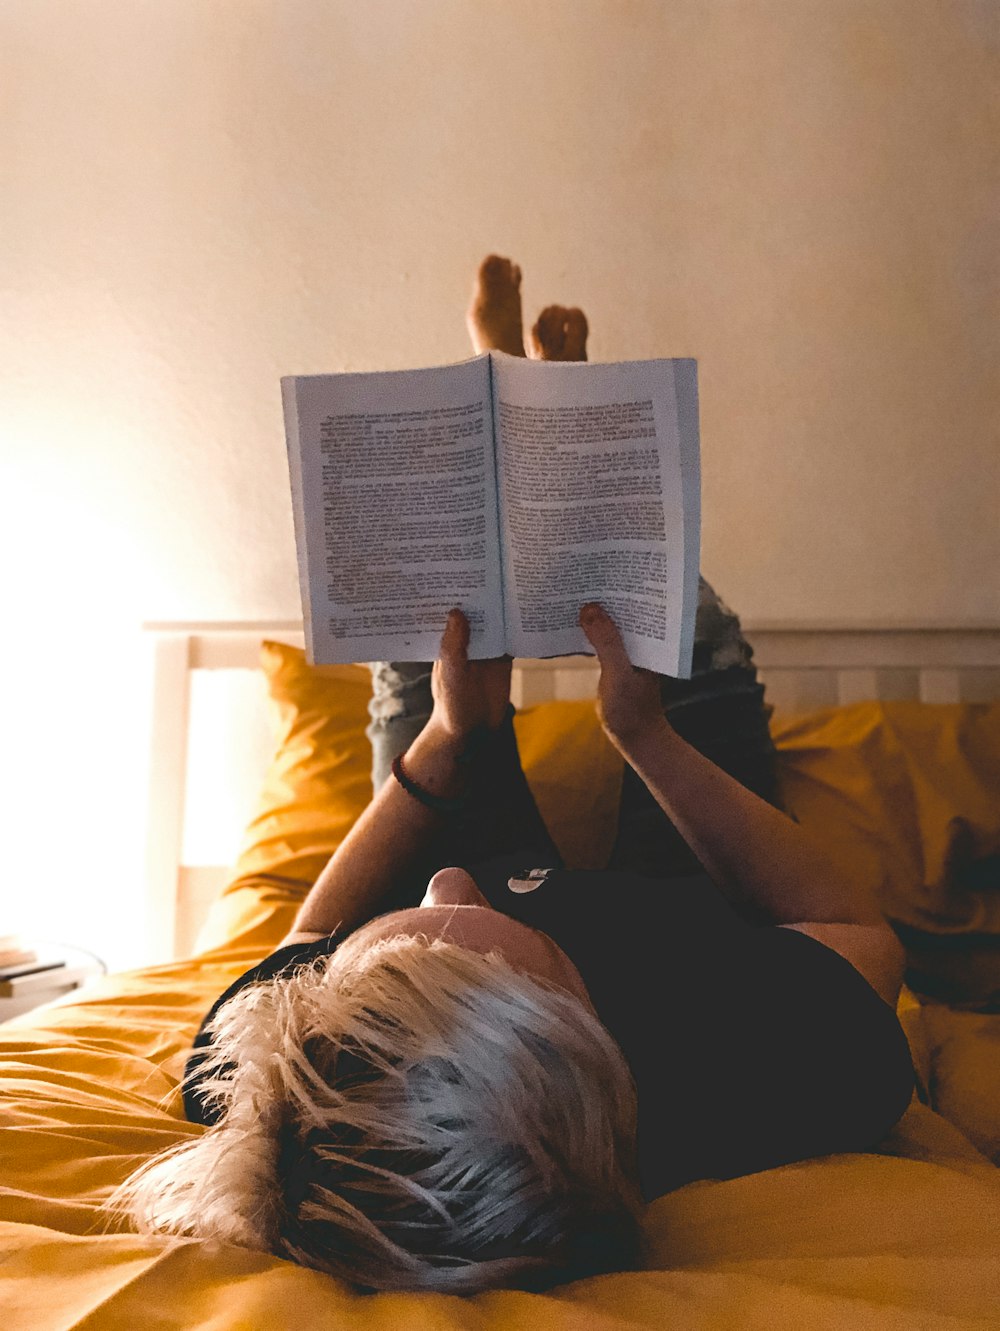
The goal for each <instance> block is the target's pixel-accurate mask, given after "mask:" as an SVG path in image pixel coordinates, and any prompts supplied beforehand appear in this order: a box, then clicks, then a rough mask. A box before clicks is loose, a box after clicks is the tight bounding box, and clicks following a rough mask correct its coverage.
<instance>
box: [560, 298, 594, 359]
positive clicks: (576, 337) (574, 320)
mask: <svg viewBox="0 0 1000 1331" xmlns="http://www.w3.org/2000/svg"><path fill="white" fill-rule="evenodd" d="M563 330H564V338H563V355H564V357H565V359H566V360H586V359H587V333H588V331H589V330H588V328H587V316H586V315H585V314H584V312H583V310H581V309H578V308H577V307H576V306H574V307H573V309H571V310H566V311H565V317H564V320H563Z"/></svg>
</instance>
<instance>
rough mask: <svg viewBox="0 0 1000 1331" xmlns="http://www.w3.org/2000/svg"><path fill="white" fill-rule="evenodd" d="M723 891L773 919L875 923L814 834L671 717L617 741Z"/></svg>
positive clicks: (871, 907) (869, 903)
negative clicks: (694, 742)
mask: <svg viewBox="0 0 1000 1331" xmlns="http://www.w3.org/2000/svg"><path fill="white" fill-rule="evenodd" d="M622 752H623V755H624V757H625V759H626V761H628V762H629V763H630V764H631V765H632V767H634V768H635V770H636V771H637V772H638V773H639V775H640V776H641V777H642V779H643V781H644V782H645V783H646V785H647V786H648V788H649V790H650V792H651V793H652V795H653V797H654V798H655V799H656V801H657V803H658V804H659V805H660V807H661V808H662V809H663V810H664V812H665V813H666V814H667V815H668V817H669V818H670V819H671V821H672V822H673V823H674V825H675V826H676V828H677V829H678V831H679V832H680V833H681V835H682V836H683V837H684V839H685V840H686V841H687V843H688V845H689V846H690V847H691V849H692V850H693V851H694V852H695V854H696V855H697V856H698V858H699V860H700V861H701V863H702V864H703V865H704V866H705V869H706V870H707V871H708V873H709V875H710V876H711V878H712V880H713V882H715V883H716V885H717V886H718V888H719V889H720V891H722V892H723V893H724V895H725V896H727V897H728V898H729V899H730V900H731V901H732V902H734V903H735V904H738V905H750V906H752V907H754V908H755V909H756V910H757V911H760V912H761V913H762V914H763V915H764V916H765V917H766V918H767V919H769V920H771V921H773V922H774V923H776V924H791V923H796V922H800V921H805V920H813V921H821V922H829V923H838V922H843V923H862V924H866V923H873V924H874V923H880V922H881V921H882V919H883V916H882V913H881V911H880V910H879V908H878V905H877V903H876V902H875V901H874V899H873V898H872V897H871V896H870V894H869V893H868V892H867V891H865V890H864V889H863V888H861V887H859V886H858V885H857V884H856V883H853V882H851V881H850V880H848V879H846V878H845V876H844V875H843V873H842V872H840V871H839V870H838V869H837V867H836V865H835V864H834V863H833V862H832V861H831V860H830V858H829V857H828V855H827V854H826V852H825V851H823V850H822V848H821V847H819V846H818V845H817V844H816V843H815V841H814V840H813V838H812V836H811V835H810V834H809V833H807V832H806V831H804V829H803V828H801V827H799V825H798V824H797V823H795V822H793V820H792V819H790V818H788V817H786V816H785V815H784V814H783V813H780V812H779V811H778V810H777V809H775V808H773V807H772V806H771V805H770V804H768V803H767V802H766V801H764V800H762V799H760V798H759V797H758V796H757V795H754V794H753V792H752V791H749V790H747V789H746V787H745V786H743V785H741V784H740V783H739V782H738V781H737V780H735V778H733V777H731V776H729V774H728V773H726V772H724V771H723V770H722V769H721V768H720V767H717V766H716V765H715V764H714V763H713V762H711V761H710V760H709V759H708V758H706V757H705V756H704V755H703V754H701V753H699V752H698V751H697V750H696V749H694V748H692V746H691V745H690V744H688V743H687V742H686V741H685V740H683V739H681V737H680V736H679V735H678V734H677V733H676V732H675V731H674V730H673V729H672V728H671V726H670V724H669V722H668V721H666V720H665V719H661V720H660V722H659V724H656V723H654V724H653V725H651V726H649V727H647V728H646V729H644V731H643V732H642V734H641V735H640V736H639V737H637V738H636V739H634V740H632V741H631V742H630V743H629V744H628V745H625V746H623V747H622Z"/></svg>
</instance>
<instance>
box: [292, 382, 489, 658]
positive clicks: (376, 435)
mask: <svg viewBox="0 0 1000 1331" xmlns="http://www.w3.org/2000/svg"><path fill="white" fill-rule="evenodd" d="M281 382H282V396H283V400H284V405H285V427H286V434H287V436H288V449H289V471H290V474H291V479H292V497H293V507H294V511H295V537H296V547H297V550H298V555H299V576H300V582H301V585H302V600H303V609H304V615H305V622H306V641H307V647H308V656H309V660H310V661H311V662H313V663H315V664H333V663H337V662H352V661H375V660H395V661H431V660H434V659H435V658H436V657H437V656H438V654H439V651H440V645H441V634H442V633H443V632H444V625H445V619H446V617H447V614H448V611H449V610H450V609H451V607H452V606H456V605H457V606H460V607H461V608H462V610H464V611H465V614H466V616H467V617H468V619H469V622H470V625H471V628H472V640H471V642H470V646H469V655H470V656H471V657H477V658H478V657H486V656H499V655H501V654H502V653H503V650H504V647H503V608H502V598H501V581H500V557H499V536H498V531H497V501H496V470H495V462H494V455H493V428H492V418H491V411H490V366H489V357H488V356H480V357H476V358H475V359H474V360H470V361H464V362H462V363H461V364H459V365H448V366H443V367H441V368H440V369H429V370H405V371H404V370H397V371H388V372H385V373H372V374H332V375H300V376H297V377H289V378H285V379H282V381H281Z"/></svg>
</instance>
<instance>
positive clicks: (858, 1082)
mask: <svg viewBox="0 0 1000 1331" xmlns="http://www.w3.org/2000/svg"><path fill="white" fill-rule="evenodd" d="M529 867H532V866H524V865H520V864H519V863H517V862H515V861H513V860H512V859H511V858H509V857H504V858H503V859H499V860H494V861H491V862H490V863H489V864H486V865H480V866H476V867H475V868H473V870H472V873H473V876H474V877H475V879H476V882H477V883H478V885H479V888H480V891H482V892H483V894H484V895H485V896H486V898H487V899H488V900H489V902H490V904H491V905H492V906H494V907H495V908H496V909H498V910H502V911H504V912H505V913H506V914H508V915H510V916H513V917H514V918H515V919H519V920H522V921H524V922H525V923H526V924H530V925H532V926H534V927H535V928H538V929H541V930H543V931H544V932H545V933H547V934H549V935H550V936H551V937H552V938H553V939H554V941H555V942H556V943H557V944H558V945H559V946H560V947H561V948H562V949H563V951H564V952H565V953H566V954H567V956H569V958H570V959H571V960H572V962H573V963H574V965H575V966H576V968H577V969H578V970H579V972H580V974H581V976H582V978H583V980H584V983H585V984H586V986H587V989H588V991H589V993H590V996H591V1001H592V1002H593V1004H594V1007H595V1009H596V1010H597V1013H598V1015H599V1016H600V1018H601V1021H602V1022H603V1023H604V1025H605V1026H606V1027H607V1029H608V1030H609V1031H610V1032H611V1034H612V1035H613V1036H614V1037H615V1039H616V1040H617V1041H618V1044H619V1045H620V1046H621V1049H622V1051H623V1053H624V1054H625V1057H626V1059H627V1060H628V1063H629V1065H630V1067H631V1069H632V1073H633V1075H634V1077H635V1080H636V1085H637V1088H638V1092H639V1123H638V1152H639V1170H640V1179H641V1182H642V1188H643V1193H644V1195H645V1197H646V1200H647V1201H649V1200H652V1199H653V1198H654V1197H658V1196H660V1195H661V1194H662V1193H665V1192H669V1191H671V1190H672V1189H674V1188H678V1187H681V1186H682V1185H683V1184H685V1183H690V1182H692V1181H693V1180H695V1179H707V1178H713V1179H725V1178H735V1177H738V1176H740V1175H743V1174H752V1173H756V1172H757V1171H758V1170H762V1169H771V1168H774V1167H776V1166H778V1165H782V1164H788V1163H791V1162H792V1161H795V1160H803V1159H809V1158H812V1157H815V1156H821V1155H829V1154H834V1153H839V1152H845V1151H864V1150H870V1149H871V1148H872V1147H874V1146H875V1145H876V1144H877V1143H878V1142H880V1141H881V1140H882V1139H883V1138H884V1137H885V1136H886V1135H887V1134H888V1133H889V1131H890V1130H891V1128H892V1126H893V1124H895V1123H896V1121H897V1120H898V1119H899V1118H900V1117H901V1116H902V1114H903V1113H904V1112H905V1111H906V1108H907V1106H908V1104H909V1102H910V1099H911V1096H912V1094H913V1089H914V1084H915V1078H914V1071H913V1064H912V1061H911V1057H910V1050H909V1046H908V1044H907V1041H906V1036H905V1035H904V1033H903V1030H902V1027H901V1026H900V1024H899V1021H898V1019H897V1017H896V1014H895V1012H894V1011H893V1009H892V1008H891V1007H890V1006H889V1005H888V1004H887V1003H886V1002H884V1001H883V999H881V998H880V997H879V995H878V994H877V993H876V992H875V990H874V989H872V987H871V985H869V984H868V982H867V981H866V980H865V979H864V978H863V976H862V975H860V974H859V972H858V971H856V970H855V968H854V967H853V966H852V965H851V964H850V963H849V962H848V961H846V960H845V959H844V958H843V957H841V956H840V955H839V954H837V953H836V952H833V951H832V950H831V949H830V948H828V947H825V946H824V945H823V944H822V943H818V942H817V941H816V940H815V939H813V938H809V937H807V936H806V935H804V934H800V933H797V932H796V931H794V930H789V929H779V928H775V927H773V926H756V925H751V924H749V923H747V922H746V921H745V920H744V919H743V918H742V917H741V916H739V915H738V914H736V912H735V911H734V910H733V909H732V908H731V906H730V905H729V903H728V902H727V901H726V900H725V899H724V898H723V897H722V896H721V894H720V893H719V891H718V889H717V888H716V887H715V886H714V884H713V883H712V881H711V879H710V878H709V877H708V875H707V874H698V875H692V876H689V877H684V878H667V879H663V878H645V877H640V876H639V875H636V874H625V873H615V872H612V871H607V870H603V871H589V870H569V869H556V870H553V871H551V872H550V873H549V874H548V876H547V877H546V878H545V879H544V880H543V881H542V882H541V883H540V884H539V886H538V887H537V888H536V889H535V890H533V891H531V892H528V893H521V894H516V893H514V892H511V891H510V889H509V888H508V887H507V881H508V878H509V877H510V876H512V875H515V874H517V872H518V870H520V869H525V868H529ZM344 937H347V935H346V934H345V935H343V936H334V935H331V936H329V937H327V938H323V939H320V940H318V941H316V942H313V943H305V944H300V943H293V944H290V945H289V946H288V947H284V948H280V949H279V950H278V951H277V952H275V953H273V954H272V955H271V956H269V957H267V958H266V959H265V960H264V961H263V962H261V963H260V964H259V965H258V966H254V967H253V968H252V969H251V970H249V971H247V972H246V973H245V974H244V975H242V976H240V978H239V979H238V980H237V981H236V982H235V983H234V984H232V985H231V986H230V987H229V988H228V989H227V990H226V992H225V993H224V994H222V995H221V997H220V998H219V999H218V1000H217V1001H216V1003H215V1004H214V1005H213V1007H212V1010H211V1011H210V1012H209V1014H208V1016H207V1017H206V1018H205V1021H204V1022H203V1023H202V1026H201V1028H200V1030H199V1032H198V1036H197V1038H196V1040H195V1043H194V1052H193V1054H192V1057H191V1059H190V1060H189V1062H188V1075H189V1076H190V1077H191V1080H190V1081H186V1085H185V1091H184V1105H185V1110H186V1112H187V1115H188V1118H189V1119H191V1120H192V1121H193V1122H195V1123H211V1122H213V1121H215V1120H214V1118H213V1116H212V1111H211V1109H210V1107H208V1106H207V1105H205V1104H204V1103H203V1102H202V1101H201V1099H200V1097H199V1095H198V1082H197V1068H198V1065H199V1063H200V1061H201V1058H202V1055H201V1054H200V1053H199V1051H200V1050H204V1049H205V1048H206V1047H207V1046H208V1044H209V1037H208V1035H207V1033H206V1030H205V1027H206V1024H207V1023H208V1021H209V1020H210V1019H211V1018H212V1017H213V1016H214V1015H215V1013H216V1011H217V1010H218V1008H219V1007H220V1006H221V1005H222V1004H223V1003H224V1002H225V1001H226V1000H227V999H229V998H231V997H232V996H233V995H234V994H235V993H237V992H238V991H239V990H240V989H241V988H243V986H244V985H246V984H249V983H251V982H252V981H255V980H266V979H269V978H272V977H274V976H277V975H280V974H281V973H282V972H287V971H290V970H291V969H293V968H294V967H296V966H298V965H302V964H304V963H310V962H311V963H316V962H318V961H319V960H320V959H321V958H323V957H325V956H327V955H329V954H330V953H331V952H332V951H334V949H335V948H336V947H337V946H339V944H340V943H341V942H342V941H343V938H344Z"/></svg>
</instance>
